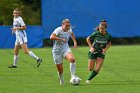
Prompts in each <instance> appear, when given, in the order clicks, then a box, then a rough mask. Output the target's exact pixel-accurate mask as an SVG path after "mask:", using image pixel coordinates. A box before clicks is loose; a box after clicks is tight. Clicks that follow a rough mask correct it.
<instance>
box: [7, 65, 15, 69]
mask: <svg viewBox="0 0 140 93" xmlns="http://www.w3.org/2000/svg"><path fill="white" fill-rule="evenodd" d="M8 68H17V66H14V65H10V66H8Z"/></svg>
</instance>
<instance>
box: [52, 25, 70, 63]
mask: <svg viewBox="0 0 140 93" xmlns="http://www.w3.org/2000/svg"><path fill="white" fill-rule="evenodd" d="M53 33H54V34H56V35H57V37H59V38H65V39H66V43H63V42H62V41H61V40H54V43H53V50H52V53H53V59H54V63H55V64H60V63H62V60H63V57H65V56H66V54H67V53H69V52H71V50H70V48H69V45H68V41H69V38H70V36H71V34H72V29H69V30H68V31H67V32H65V31H63V29H62V27H58V28H56V29H55V30H54V32H53Z"/></svg>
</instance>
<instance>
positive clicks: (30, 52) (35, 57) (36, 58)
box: [29, 51, 39, 60]
mask: <svg viewBox="0 0 140 93" xmlns="http://www.w3.org/2000/svg"><path fill="white" fill-rule="evenodd" d="M29 56H31V57H32V58H34V59H35V60H38V59H39V58H38V57H37V56H36V55H35V54H34V53H33V52H32V51H29Z"/></svg>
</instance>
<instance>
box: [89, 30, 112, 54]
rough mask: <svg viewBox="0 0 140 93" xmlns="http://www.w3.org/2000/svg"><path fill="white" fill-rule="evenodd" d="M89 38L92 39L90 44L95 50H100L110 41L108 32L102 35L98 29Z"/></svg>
mask: <svg viewBox="0 0 140 93" xmlns="http://www.w3.org/2000/svg"><path fill="white" fill-rule="evenodd" d="M89 38H90V40H92V41H93V44H92V45H93V47H94V48H95V52H102V49H104V48H106V45H107V44H108V43H109V42H111V35H110V34H109V33H108V32H106V34H105V35H102V34H101V33H100V31H95V32H93V33H92V34H91V35H90V36H89Z"/></svg>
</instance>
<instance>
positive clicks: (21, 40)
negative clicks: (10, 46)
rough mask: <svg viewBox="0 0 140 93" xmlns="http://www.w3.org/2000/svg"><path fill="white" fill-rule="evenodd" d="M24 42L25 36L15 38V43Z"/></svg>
mask: <svg viewBox="0 0 140 93" xmlns="http://www.w3.org/2000/svg"><path fill="white" fill-rule="evenodd" d="M24 43H27V37H18V38H16V41H15V45H22V44H24Z"/></svg>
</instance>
